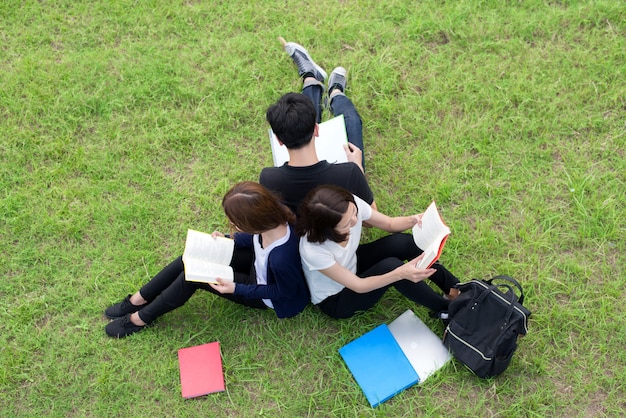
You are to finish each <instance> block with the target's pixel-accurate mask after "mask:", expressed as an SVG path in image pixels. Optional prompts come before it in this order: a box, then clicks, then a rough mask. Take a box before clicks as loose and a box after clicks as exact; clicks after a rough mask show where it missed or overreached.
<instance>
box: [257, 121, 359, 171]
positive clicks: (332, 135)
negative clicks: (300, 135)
mask: <svg viewBox="0 0 626 418" xmlns="http://www.w3.org/2000/svg"><path fill="white" fill-rule="evenodd" d="M269 135H270V144H271V146H272V157H273V159H274V166H275V167H280V166H281V165H283V164H285V162H287V161H289V153H288V152H287V147H285V146H284V145H280V144H279V143H278V140H277V139H276V135H274V132H272V130H271V129H270V130H269ZM347 142H348V135H347V134H346V123H345V121H344V120H343V115H339V116H337V117H334V118H332V119H329V120H327V121H326V122H323V123H320V125H319V136H318V137H317V138H315V151H317V158H319V159H320V160H326V161H328V162H329V163H345V162H347V161H348V156H347V155H346V151H345V150H344V149H343V145H344V144H346V143H347Z"/></svg>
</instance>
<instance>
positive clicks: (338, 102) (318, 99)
mask: <svg viewBox="0 0 626 418" xmlns="http://www.w3.org/2000/svg"><path fill="white" fill-rule="evenodd" d="M302 94H304V95H305V96H307V97H308V98H309V99H311V101H312V102H313V105H315V107H316V109H317V123H320V122H321V121H322V95H323V94H324V88H323V87H322V86H320V85H317V84H316V85H312V86H307V87H305V88H304V89H302ZM330 110H331V112H332V113H333V116H339V115H343V119H344V121H345V123H346V134H347V136H348V142H350V143H351V144H354V145H356V146H357V147H359V149H360V150H361V151H363V160H362V161H361V164H363V169H365V150H364V149H363V123H362V122H361V116H360V115H359V112H357V110H356V108H355V107H354V104H353V103H352V101H351V100H350V99H349V98H348V97H347V96H344V95H342V94H339V95H336V96H334V97H333V99H332V100H331V101H330Z"/></svg>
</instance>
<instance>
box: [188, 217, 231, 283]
mask: <svg viewBox="0 0 626 418" xmlns="http://www.w3.org/2000/svg"><path fill="white" fill-rule="evenodd" d="M234 249H235V241H234V240H232V239H230V238H225V237H216V238H213V236H212V235H211V234H207V233H204V232H199V231H194V230H193V229H189V230H188V231H187V241H186V242H185V252H184V253H183V265H184V266H185V280H188V281H192V282H204V283H216V280H215V279H216V278H217V277H219V278H222V279H224V280H230V281H233V279H234V278H233V269H232V267H230V265H229V264H230V260H231V259H232V257H233V251H234Z"/></svg>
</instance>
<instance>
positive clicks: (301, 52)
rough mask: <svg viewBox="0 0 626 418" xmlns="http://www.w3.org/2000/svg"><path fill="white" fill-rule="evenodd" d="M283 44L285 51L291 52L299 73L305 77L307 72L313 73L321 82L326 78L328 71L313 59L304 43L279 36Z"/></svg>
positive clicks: (290, 54)
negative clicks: (286, 39)
mask: <svg viewBox="0 0 626 418" xmlns="http://www.w3.org/2000/svg"><path fill="white" fill-rule="evenodd" d="M279 39H280V41H281V42H282V44H283V48H284V49H285V52H287V54H289V56H290V57H291V59H292V60H293V62H294V63H295V64H296V66H297V67H298V75H299V76H300V77H303V76H304V75H305V74H311V75H312V76H313V77H315V79H316V80H317V81H319V82H321V83H323V82H324V80H326V71H324V70H323V69H322V67H320V66H319V65H317V64H316V63H315V61H313V58H311V56H310V55H309V53H308V52H307V50H306V49H304V47H303V46H302V45H299V44H297V43H295V42H286V41H285V40H284V39H283V38H279Z"/></svg>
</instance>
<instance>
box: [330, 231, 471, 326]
mask: <svg viewBox="0 0 626 418" xmlns="http://www.w3.org/2000/svg"><path fill="white" fill-rule="evenodd" d="M421 253H422V250H420V249H419V248H418V247H417V246H416V245H415V242H414V241H413V237H412V236H411V235H409V234H401V233H396V234H392V235H388V236H386V237H383V238H380V239H378V240H376V241H373V242H370V243H368V244H363V245H360V246H359V248H358V249H357V276H359V277H369V276H377V275H380V274H385V273H388V272H390V271H392V270H394V269H396V268H397V267H399V266H401V265H402V264H403V263H404V260H411V259H413V258H415V257H417V256H418V255H420V254H421ZM433 268H435V269H436V270H437V271H436V272H435V273H434V274H433V275H432V276H430V280H432V281H433V282H434V283H435V284H436V285H437V286H438V287H439V288H440V289H441V290H442V291H443V292H444V293H449V292H450V289H451V288H452V286H454V285H455V284H456V283H458V282H459V280H458V279H457V278H456V277H455V276H454V275H453V274H452V273H450V272H449V271H448V270H447V269H446V268H445V267H444V266H442V265H441V264H438V263H435V264H434V265H433ZM392 286H393V287H395V288H396V289H397V290H398V291H399V292H400V293H402V294H403V295H404V296H406V297H407V298H409V299H410V300H412V301H413V302H415V303H417V304H418V305H423V306H425V307H427V308H428V309H430V310H432V311H434V312H440V311H445V310H447V309H448V301H447V300H446V299H444V298H443V296H442V295H440V294H438V293H437V292H435V291H434V290H433V289H432V288H431V287H430V286H429V285H428V284H426V283H425V282H424V281H421V282H418V283H413V282H412V281H410V280H399V281H397V282H395V283H392V284H390V285H387V286H385V287H381V288H380V289H376V290H372V291H371V292H367V293H357V292H354V291H352V290H350V289H348V288H344V289H343V290H342V291H341V292H339V293H337V294H336V295H333V296H329V297H328V298H326V299H324V300H323V301H322V302H321V303H320V304H319V305H318V306H319V307H320V309H321V310H322V311H323V312H324V313H326V314H327V315H329V316H331V317H333V318H349V317H351V316H353V315H354V314H355V313H357V312H359V311H366V310H368V309H369V308H371V307H372V306H374V305H375V304H376V303H377V302H378V301H379V300H380V299H381V298H382V296H383V295H384V294H385V292H386V291H387V289H389V288H390V287H392Z"/></svg>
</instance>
